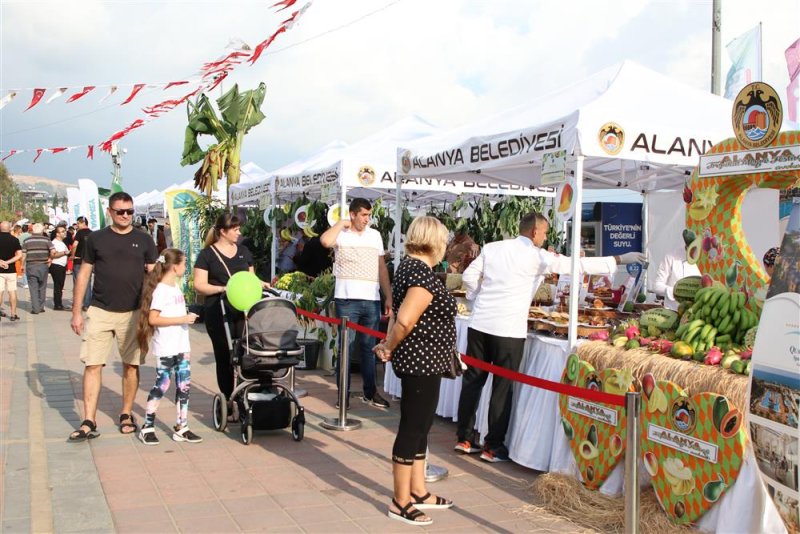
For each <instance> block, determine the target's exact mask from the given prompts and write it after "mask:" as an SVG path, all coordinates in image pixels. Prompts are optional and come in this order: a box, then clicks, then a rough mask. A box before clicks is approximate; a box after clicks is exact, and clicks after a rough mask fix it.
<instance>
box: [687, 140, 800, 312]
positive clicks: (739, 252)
mask: <svg viewBox="0 0 800 534" xmlns="http://www.w3.org/2000/svg"><path fill="white" fill-rule="evenodd" d="M798 144H800V132H782V133H781V134H780V135H778V136H777V137H776V138H775V140H774V141H773V142H772V143H770V144H769V145H768V146H766V147H764V148H763V149H762V150H755V151H753V150H751V151H747V152H743V151H744V150H745V148H744V147H743V146H741V145H740V144H739V142H738V141H737V140H736V139H733V138H731V139H727V140H725V141H723V142H721V143H719V144H717V145H714V146H713V147H712V148H711V149H710V150H709V151H708V152H707V153H706V154H705V155H704V156H703V158H701V163H700V167H698V168H696V169H695V170H694V172H693V173H692V177H691V180H690V181H689V183H687V184H686V185H685V187H684V190H683V200H684V201H685V202H686V230H685V231H684V235H683V238H684V241H685V243H686V260H687V261H688V262H689V263H692V264H697V267H698V268H699V269H700V272H701V273H703V275H707V276H708V277H709V280H710V281H716V282H719V283H721V284H724V285H725V286H727V287H729V288H731V289H737V290H738V289H741V290H742V291H744V292H745V293H746V294H747V296H748V299H749V297H751V296H752V295H754V294H755V293H756V292H757V291H758V290H760V289H762V288H764V287H765V286H766V284H767V283H768V281H769V277H768V276H767V274H766V272H765V271H764V269H763V267H762V265H761V258H757V257H756V256H755V254H753V250H752V249H751V248H750V245H749V244H748V243H747V240H746V239H745V235H744V230H743V228H742V202H743V201H744V197H745V194H746V193H747V191H748V190H749V189H751V188H755V187H759V188H767V189H788V188H790V187H792V186H793V184H795V182H797V181H798V179H800V171H798V170H797V168H796V166H795V165H797V164H798V163H797V162H794V158H795V156H794V155H793V154H794V152H795V149H796V147H797V145H798ZM727 154H729V156H726V155H727ZM785 159H791V160H792V161H787V162H783V161H782V160H785ZM768 164H769V165H768ZM767 166H770V167H772V168H773V169H772V170H770V171H768V172H759V171H758V169H759V168H761V169H762V170H763V169H764V168H766V167H767ZM782 166H785V167H786V168H787V169H788V170H780V169H781V168H782ZM742 167H744V168H748V167H751V168H752V170H753V171H754V172H750V173H743V171H742V170H736V171H735V174H733V172H734V171H730V172H731V174H724V175H720V174H719V173H720V172H726V171H717V170H716V169H720V168H722V169H730V168H735V169H741V168H742ZM709 169H711V170H709ZM701 174H706V175H707V176H705V177H703V176H701ZM708 174H711V176H708ZM704 278H706V276H704Z"/></svg>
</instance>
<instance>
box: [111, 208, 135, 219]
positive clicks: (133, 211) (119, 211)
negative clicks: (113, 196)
mask: <svg viewBox="0 0 800 534" xmlns="http://www.w3.org/2000/svg"><path fill="white" fill-rule="evenodd" d="M111 211H113V212H114V213H116V214H117V215H119V216H120V217H122V216H123V215H133V214H134V213H136V210H133V209H129V210H111Z"/></svg>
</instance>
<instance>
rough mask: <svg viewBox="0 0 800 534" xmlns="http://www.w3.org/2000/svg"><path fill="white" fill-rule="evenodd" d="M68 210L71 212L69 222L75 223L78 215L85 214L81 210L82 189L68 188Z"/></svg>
mask: <svg viewBox="0 0 800 534" xmlns="http://www.w3.org/2000/svg"><path fill="white" fill-rule="evenodd" d="M67 211H68V213H69V215H68V217H67V218H68V219H69V223H70V224H73V223H74V222H75V221H76V220H78V217H80V216H81V215H83V212H81V190H80V189H78V188H77V187H68V188H67Z"/></svg>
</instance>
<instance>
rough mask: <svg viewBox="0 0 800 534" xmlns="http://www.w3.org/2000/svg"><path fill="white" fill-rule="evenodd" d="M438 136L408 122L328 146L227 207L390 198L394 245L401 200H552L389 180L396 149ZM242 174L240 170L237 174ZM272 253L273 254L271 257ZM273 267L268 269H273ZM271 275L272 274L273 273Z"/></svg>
mask: <svg viewBox="0 0 800 534" xmlns="http://www.w3.org/2000/svg"><path fill="white" fill-rule="evenodd" d="M437 133H440V130H439V129H438V128H436V127H435V126H433V125H431V124H430V123H429V122H427V121H425V120H424V119H422V118H420V117H417V116H411V117H408V118H406V119H403V120H401V121H399V122H397V123H395V124H393V125H391V126H389V127H388V128H386V129H384V130H381V131H380V132H377V133H375V134H373V135H371V136H369V137H366V138H364V139H362V140H361V141H358V142H357V143H354V144H352V145H345V144H344V143H338V142H334V143H331V144H329V145H326V146H325V147H323V149H322V150H320V151H319V152H318V153H316V154H312V155H311V156H308V157H306V158H303V159H301V160H298V161H296V162H293V163H290V164H288V165H286V166H284V167H281V168H279V169H276V170H274V171H272V172H270V173H266V174H267V177H265V178H262V179H261V180H258V181H253V182H249V181H248V182H245V181H244V180H243V183H241V184H237V185H236V186H232V187H231V203H232V204H243V203H247V202H254V201H255V200H257V199H258V197H260V196H262V195H265V194H270V195H272V196H273V203H274V202H275V199H279V198H284V199H286V198H293V197H296V196H298V195H303V194H310V195H312V196H314V197H315V198H321V199H322V200H323V201H324V202H328V201H332V200H333V199H334V198H335V197H333V195H336V194H337V193H338V195H339V200H340V202H341V205H342V206H344V205H346V197H347V193H348V192H350V193H351V194H352V195H356V196H361V197H365V198H370V199H374V198H379V197H385V198H391V199H394V203H395V207H396V209H395V243H399V239H400V237H399V232H400V222H399V221H400V216H401V205H400V204H401V202H400V201H401V196H402V195H403V194H405V195H406V200H411V198H412V195H414V197H413V200H414V202H416V203H420V202H425V201H433V200H438V199H449V198H455V195H458V194H463V193H473V194H482V195H487V194H488V195H508V194H513V195H521V196H550V197H552V196H554V194H555V191H554V189H553V188H547V187H544V188H535V187H532V186H530V185H518V184H514V185H509V184H487V183H486V182H485V181H481V182H480V183H467V182H465V181H463V180H459V181H453V180H449V179H437V178H423V179H420V178H416V177H406V178H405V179H404V180H403V181H402V183H398V181H397V180H396V178H395V150H396V147H397V146H398V144H402V143H408V142H411V141H415V140H420V139H424V138H426V137H429V136H431V135H433V134H437ZM243 170H244V168H243ZM274 246H275V244H274V242H273V247H274ZM274 253H275V250H273V254H274ZM273 266H274V263H273ZM273 275H274V273H273Z"/></svg>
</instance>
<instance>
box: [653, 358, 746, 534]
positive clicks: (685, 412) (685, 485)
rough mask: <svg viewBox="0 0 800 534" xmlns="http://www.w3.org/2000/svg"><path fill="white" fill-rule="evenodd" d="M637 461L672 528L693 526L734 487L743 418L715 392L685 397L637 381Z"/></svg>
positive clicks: (665, 386) (668, 387) (664, 384)
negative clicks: (639, 459) (640, 393)
mask: <svg viewBox="0 0 800 534" xmlns="http://www.w3.org/2000/svg"><path fill="white" fill-rule="evenodd" d="M642 391H643V392H644V404H643V406H642V435H641V439H642V459H643V461H644V466H645V469H646V470H647V472H648V473H649V474H650V476H651V477H652V479H651V482H652V484H653V489H655V492H656V497H658V502H659V503H660V504H661V507H662V508H663V509H664V511H665V512H666V513H667V515H668V516H669V517H670V518H671V519H672V521H673V522H675V523H678V524H687V523H693V522H695V521H697V520H698V519H699V518H700V517H702V516H703V514H705V513H706V512H707V511H708V510H710V509H711V507H712V506H714V504H715V503H716V502H717V501H718V500H719V499H720V498H721V497H722V495H723V493H725V491H726V490H727V489H728V488H729V487H730V486H732V485H733V483H734V482H736V478H737V477H738V476H739V471H740V469H741V468H742V463H743V461H744V447H745V442H746V439H747V438H746V434H745V431H744V425H743V424H742V420H743V414H742V412H740V411H739V410H738V409H736V408H735V407H734V406H733V405H731V404H730V402H729V401H728V399H727V398H726V397H723V396H722V395H717V394H715V393H698V394H697V395H693V396H691V397H690V396H689V395H687V394H686V392H684V390H683V389H681V388H680V387H678V386H677V385H675V384H674V383H672V382H668V381H663V380H659V381H656V380H655V378H654V377H653V375H651V374H647V375H645V376H644V377H643V378H642Z"/></svg>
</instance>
